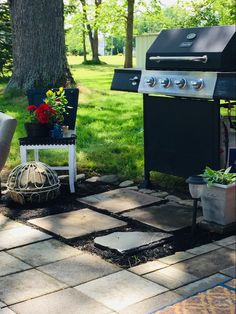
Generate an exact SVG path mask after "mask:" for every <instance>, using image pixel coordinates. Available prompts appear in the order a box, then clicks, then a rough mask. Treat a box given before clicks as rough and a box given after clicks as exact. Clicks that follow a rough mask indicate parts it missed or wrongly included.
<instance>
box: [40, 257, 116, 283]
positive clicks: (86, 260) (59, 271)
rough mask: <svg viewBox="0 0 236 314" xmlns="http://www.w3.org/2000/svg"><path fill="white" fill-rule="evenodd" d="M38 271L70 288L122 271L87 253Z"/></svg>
mask: <svg viewBox="0 0 236 314" xmlns="http://www.w3.org/2000/svg"><path fill="white" fill-rule="evenodd" d="M38 269H39V270H40V271H42V272H44V273H46V274H48V275H50V276H52V277H54V278H56V279H58V280H60V281H63V282H65V283H67V284H68V285H70V286H75V285H79V284H81V283H84V282H87V281H90V280H93V279H96V278H99V277H103V276H106V275H108V274H111V273H114V272H117V271H119V270H120V268H119V267H117V266H115V265H113V264H111V263H108V262H106V261H104V260H103V259H101V258H100V257H98V256H95V255H91V254H87V253H83V254H82V255H79V256H74V257H70V258H67V259H64V260H61V261H58V262H55V263H52V264H49V265H46V266H42V267H39V268H38Z"/></svg>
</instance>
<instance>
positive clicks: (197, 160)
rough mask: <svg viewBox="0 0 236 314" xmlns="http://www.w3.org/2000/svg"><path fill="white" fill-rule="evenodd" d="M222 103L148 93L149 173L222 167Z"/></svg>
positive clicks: (146, 141) (182, 172) (194, 171)
mask: <svg viewBox="0 0 236 314" xmlns="http://www.w3.org/2000/svg"><path fill="white" fill-rule="evenodd" d="M219 142H220V141H219V102H217V101H208V100H198V99H197V100H195V99H181V98H168V97H156V96H149V95H144V145H145V146H144V150H145V173H147V172H149V171H151V170H156V171H159V172H163V173H168V174H172V175H176V176H182V177H188V176H190V175H194V174H200V173H202V172H203V170H204V168H205V166H206V165H208V166H210V167H212V168H215V169H219V167H220V162H219V159H220V158H219V156H220V148H219V145H220V144H219Z"/></svg>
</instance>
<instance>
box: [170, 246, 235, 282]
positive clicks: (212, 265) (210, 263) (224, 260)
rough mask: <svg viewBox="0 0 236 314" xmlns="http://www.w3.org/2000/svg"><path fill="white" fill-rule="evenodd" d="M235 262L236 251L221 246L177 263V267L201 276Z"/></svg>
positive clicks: (215, 271)
mask: <svg viewBox="0 0 236 314" xmlns="http://www.w3.org/2000/svg"><path fill="white" fill-rule="evenodd" d="M235 264H236V256H235V252H234V251H233V250H231V249H227V248H221V249H218V250H215V251H212V252H210V253H208V254H203V255H198V256H196V257H194V258H191V259H189V260H186V261H184V262H180V263H178V264H175V267H176V269H179V270H182V271H185V272H188V273H190V274H193V275H195V276H197V277H199V278H201V277H205V276H209V275H212V274H214V273H217V272H219V271H220V270H222V269H225V268H227V267H231V266H234V265H235Z"/></svg>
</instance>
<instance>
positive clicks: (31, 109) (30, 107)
mask: <svg viewBox="0 0 236 314" xmlns="http://www.w3.org/2000/svg"><path fill="white" fill-rule="evenodd" d="M36 108H37V107H36V106H35V105H29V106H28V107H27V110H29V111H34V110H35V109H36Z"/></svg>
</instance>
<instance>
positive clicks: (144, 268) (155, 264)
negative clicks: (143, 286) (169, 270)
mask: <svg viewBox="0 0 236 314" xmlns="http://www.w3.org/2000/svg"><path fill="white" fill-rule="evenodd" d="M167 266H168V265H166V264H164V263H161V262H159V261H150V262H147V263H144V264H141V265H138V266H134V267H131V268H129V271H132V273H135V274H137V275H144V274H147V273H150V272H152V271H155V270H158V269H161V268H164V267H167Z"/></svg>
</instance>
